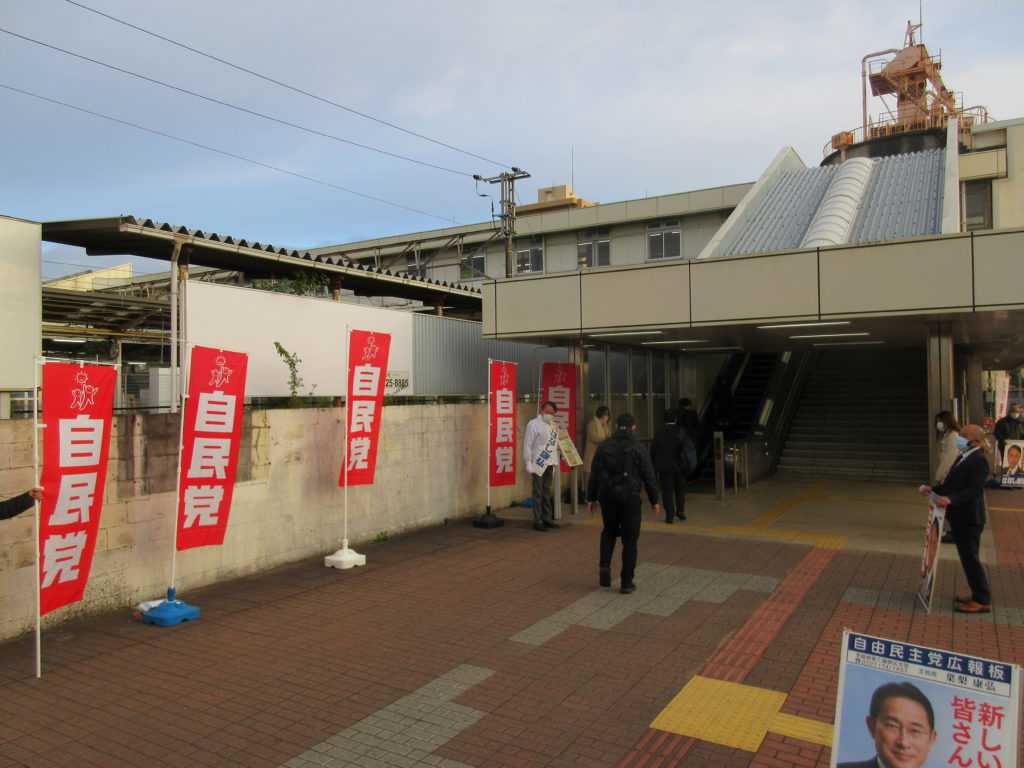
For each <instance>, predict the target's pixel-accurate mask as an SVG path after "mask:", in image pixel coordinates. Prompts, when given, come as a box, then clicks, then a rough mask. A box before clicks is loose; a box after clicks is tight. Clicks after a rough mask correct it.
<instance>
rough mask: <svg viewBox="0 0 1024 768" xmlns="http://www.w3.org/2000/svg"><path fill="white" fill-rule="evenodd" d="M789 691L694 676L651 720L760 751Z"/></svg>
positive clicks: (709, 739) (704, 738) (657, 724)
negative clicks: (771, 689) (770, 689)
mask: <svg viewBox="0 0 1024 768" xmlns="http://www.w3.org/2000/svg"><path fill="white" fill-rule="evenodd" d="M785 700H786V694H784V693H779V692H778V691H769V690H766V689H764V688H754V687H752V686H749V685H741V684H740V683H730V682H726V681H724V680H712V679H711V678H708V677H700V676H697V677H694V678H693V679H691V680H690V682H688V683H687V684H686V685H685V686H684V687H683V690H681V691H680V692H679V693H678V694H676V697H675V698H674V699H672V701H670V702H669V704H668V706H667V707H665V709H663V710H662V711H661V714H659V715H658V716H657V717H656V718H655V719H654V722H652V723H651V727H652V728H656V729H658V730H661V731H668V732H670V733H678V734H681V735H683V736H689V737H691V738H695V739H700V740H701V741H707V742H711V743H712V744H721V745H723V746H726V747H732V748H734V749H745V750H747V751H748V752H756V751H757V750H758V748H760V746H761V742H762V741H763V740H764V736H765V734H766V733H768V731H769V730H770V726H771V724H772V723H773V722H774V720H775V718H776V717H777V715H778V714H779V710H780V709H781V708H782V704H783V703H784V702H785Z"/></svg>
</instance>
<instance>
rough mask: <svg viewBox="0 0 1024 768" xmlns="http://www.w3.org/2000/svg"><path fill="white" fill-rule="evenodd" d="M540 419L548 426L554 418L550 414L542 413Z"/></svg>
mask: <svg viewBox="0 0 1024 768" xmlns="http://www.w3.org/2000/svg"><path fill="white" fill-rule="evenodd" d="M540 417H541V418H542V419H544V421H545V422H546V423H547V424H550V423H551V422H552V421H554V420H555V416H554V414H552V413H542V414H541V415H540Z"/></svg>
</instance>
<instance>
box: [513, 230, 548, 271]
mask: <svg viewBox="0 0 1024 768" xmlns="http://www.w3.org/2000/svg"><path fill="white" fill-rule="evenodd" d="M543 271H544V246H543V245H542V243H541V239H540V238H539V237H534V238H530V239H526V240H519V241H517V242H516V274H517V275H527V274H530V273H533V272H543Z"/></svg>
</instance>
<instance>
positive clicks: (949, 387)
mask: <svg viewBox="0 0 1024 768" xmlns="http://www.w3.org/2000/svg"><path fill="white" fill-rule="evenodd" d="M953 383H954V378H953V334H952V328H951V324H950V323H949V322H948V321H942V322H936V323H929V324H928V424H929V429H930V430H931V432H932V433H934V431H935V425H934V424H932V421H931V420H932V417H933V416H934V415H935V414H936V413H938V412H939V411H954V410H955V409H954V407H953V403H954V395H955V390H954V387H953ZM938 461H939V456H938V451H937V450H936V446H935V441H934V440H929V441H928V465H929V467H931V469H930V470H929V471H932V470H933V469H934V468H935V466H936V465H937V464H938Z"/></svg>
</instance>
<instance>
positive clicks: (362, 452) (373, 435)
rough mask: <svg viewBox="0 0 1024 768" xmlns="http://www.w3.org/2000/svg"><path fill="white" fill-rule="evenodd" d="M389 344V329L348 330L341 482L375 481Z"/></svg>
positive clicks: (365, 482) (362, 483)
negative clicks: (379, 330)
mask: <svg viewBox="0 0 1024 768" xmlns="http://www.w3.org/2000/svg"><path fill="white" fill-rule="evenodd" d="M390 348H391V335H390V334H388V333H375V332H374V331H357V330H355V329H353V330H351V331H350V332H349V338H348V387H347V389H346V398H345V460H344V464H343V466H342V468H341V473H340V474H339V476H338V485H339V486H343V487H344V486H345V485H349V486H352V485H373V477H374V472H375V470H376V467H377V444H378V443H379V441H380V420H381V413H382V412H383V410H384V386H385V383H386V380H387V370H388V350H389V349H390Z"/></svg>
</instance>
